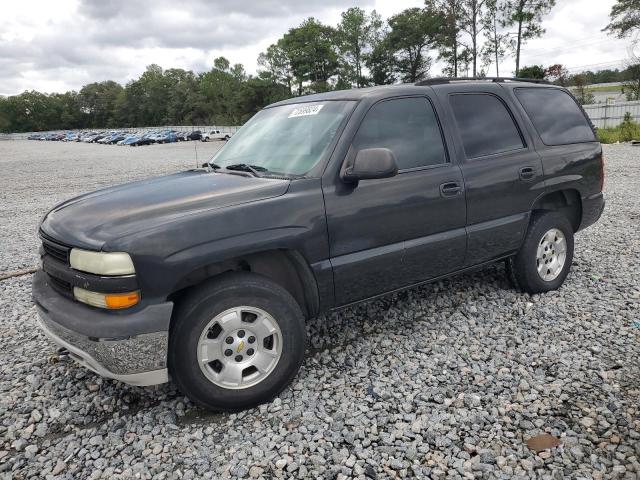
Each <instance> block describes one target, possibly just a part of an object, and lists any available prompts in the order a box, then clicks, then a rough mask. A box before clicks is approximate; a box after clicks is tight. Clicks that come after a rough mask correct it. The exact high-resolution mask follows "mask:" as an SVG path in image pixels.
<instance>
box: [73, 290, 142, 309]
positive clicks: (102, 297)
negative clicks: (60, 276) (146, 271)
mask: <svg viewBox="0 0 640 480" xmlns="http://www.w3.org/2000/svg"><path fill="white" fill-rule="evenodd" d="M73 296H74V297H75V298H76V300H78V301H79V302H82V303H86V304H87V305H91V306H94V307H99V308H108V309H111V310H115V309H120V308H129V307H133V306H134V305H135V304H137V303H138V302H139V301H140V293H139V292H128V293H98V292H91V291H89V290H85V289H84V288H80V287H73Z"/></svg>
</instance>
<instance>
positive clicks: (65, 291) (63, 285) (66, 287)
mask: <svg viewBox="0 0 640 480" xmlns="http://www.w3.org/2000/svg"><path fill="white" fill-rule="evenodd" d="M47 277H48V280H49V284H50V285H51V286H52V287H53V288H54V289H55V290H56V291H58V293H61V294H62V295H64V296H66V297H73V287H72V286H71V284H70V283H69V282H65V281H64V280H61V279H59V278H56V277H53V276H51V275H49V274H47Z"/></svg>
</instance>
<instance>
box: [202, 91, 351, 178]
mask: <svg viewBox="0 0 640 480" xmlns="http://www.w3.org/2000/svg"><path fill="white" fill-rule="evenodd" d="M354 104H355V102H352V101H324V102H313V103H297V104H290V105H282V106H280V107H272V108H267V109H265V110H261V111H260V112H258V113H257V114H256V115H255V116H254V117H253V118H252V119H251V120H249V122H247V124H246V125H245V126H243V127H242V128H241V129H240V130H238V133H236V134H235V135H234V136H233V137H231V139H230V140H229V142H228V143H227V145H226V146H225V147H224V148H223V149H221V150H220V151H219V152H218V154H217V155H216V156H215V157H214V158H213V159H212V161H211V162H212V163H214V164H216V165H218V166H220V167H222V168H224V167H228V166H230V165H237V164H246V165H251V166H253V167H262V168H263V169H266V170H267V171H268V173H271V174H280V175H304V174H305V173H307V172H308V171H309V170H311V169H312V168H313V167H314V166H315V165H316V164H317V163H318V162H319V161H320V159H321V158H322V157H323V155H324V153H325V151H326V150H327V147H328V146H329V144H330V143H331V141H332V140H333V138H334V137H335V135H336V132H337V131H338V129H339V128H340V126H341V125H342V123H343V122H344V121H345V119H346V118H347V115H348V114H349V112H351V110H352V109H353V106H354Z"/></svg>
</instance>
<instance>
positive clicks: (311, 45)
mask: <svg viewBox="0 0 640 480" xmlns="http://www.w3.org/2000/svg"><path fill="white" fill-rule="evenodd" d="M336 36H337V34H336V31H335V29H334V28H332V27H329V26H327V25H323V24H322V23H320V22H318V21H317V20H316V19H315V18H313V17H311V18H308V19H307V20H305V21H304V22H302V25H300V26H299V27H296V28H291V29H289V31H288V32H287V33H285V35H284V37H283V38H282V44H281V45H282V48H283V49H284V51H285V52H286V55H287V57H288V58H289V62H290V64H291V70H292V72H293V76H294V78H295V82H296V83H297V85H298V95H302V93H303V87H304V85H305V83H307V84H308V88H309V90H310V91H312V92H322V91H326V90H329V88H330V85H329V80H330V79H331V78H332V77H333V76H334V75H336V74H337V73H338V65H339V64H338V52H337V46H336V42H335V38H336Z"/></svg>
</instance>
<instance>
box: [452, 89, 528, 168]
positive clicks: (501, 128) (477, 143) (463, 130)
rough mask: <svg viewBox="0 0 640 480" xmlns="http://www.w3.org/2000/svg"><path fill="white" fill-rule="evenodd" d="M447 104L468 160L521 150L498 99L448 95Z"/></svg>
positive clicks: (483, 95)
mask: <svg viewBox="0 0 640 480" xmlns="http://www.w3.org/2000/svg"><path fill="white" fill-rule="evenodd" d="M449 101H450V103H451V108H452V109H453V115H454V117H455V119H456V124H457V125H458V130H459V131H460V136H461V137H462V144H463V146H464V152H465V154H466V155H467V158H478V157H483V156H485V155H494V154H496V153H503V152H509V151H512V150H518V149H521V148H524V143H523V142H522V137H521V136H520V131H519V130H518V127H517V126H516V124H515V122H514V121H513V117H512V116H511V113H510V112H509V110H507V107H506V106H505V104H504V103H502V101H501V100H500V99H499V98H498V97H495V96H493V95H489V94H486V93H471V94H466V93H465V94H455V95H451V97H450V99H449Z"/></svg>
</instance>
